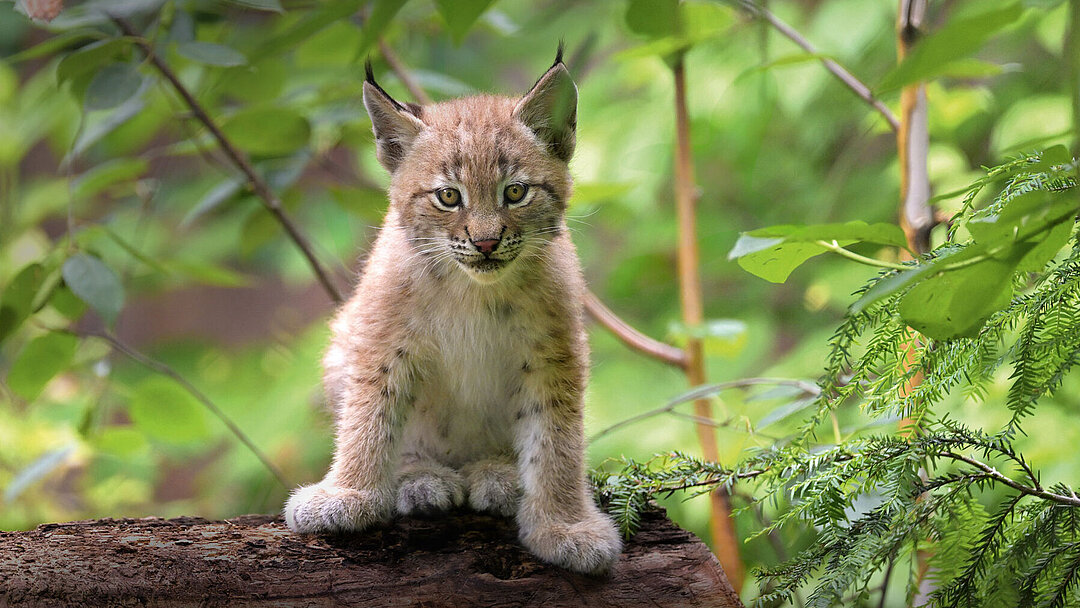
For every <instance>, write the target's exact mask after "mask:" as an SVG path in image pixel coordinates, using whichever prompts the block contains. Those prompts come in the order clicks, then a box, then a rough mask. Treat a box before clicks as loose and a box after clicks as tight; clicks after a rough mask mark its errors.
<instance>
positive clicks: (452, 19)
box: [435, 0, 495, 44]
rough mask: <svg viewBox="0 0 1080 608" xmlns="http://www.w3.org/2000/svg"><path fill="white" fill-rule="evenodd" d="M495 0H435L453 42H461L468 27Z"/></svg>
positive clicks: (467, 31)
mask: <svg viewBox="0 0 1080 608" xmlns="http://www.w3.org/2000/svg"><path fill="white" fill-rule="evenodd" d="M494 3H495V0H435V7H436V8H437V9H439V14H440V15H442V18H443V21H445V22H446V27H447V29H448V30H449V31H450V37H451V38H452V39H453V40H454V44H461V42H462V41H463V40H465V35H466V34H468V33H469V28H471V27H472V25H473V23H476V20H477V19H479V18H480V15H482V14H484V11H486V10H487V9H488V7H489V6H491V5H492V4H494Z"/></svg>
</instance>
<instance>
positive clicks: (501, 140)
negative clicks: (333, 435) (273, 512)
mask: <svg viewBox="0 0 1080 608" xmlns="http://www.w3.org/2000/svg"><path fill="white" fill-rule="evenodd" d="M364 106H365V107H366V108H367V111H368V114H369V115H370V116H371V122H372V125H373V127H374V131H375V142H376V153H377V156H378V159H379V162H380V163H382V165H383V166H384V167H385V168H386V169H387V170H388V171H389V172H390V174H391V181H390V207H389V210H388V212H387V214H386V220H385V223H384V225H383V229H382V231H381V232H380V233H379V236H378V238H377V239H376V241H375V245H374V248H373V250H372V252H371V256H370V258H369V259H368V261H367V264H366V266H365V268H364V273H363V278H362V280H361V281H360V284H359V286H358V287H357V288H356V293H355V294H354V295H353V296H352V299H350V300H349V301H348V302H347V303H346V304H345V305H344V306H343V307H342V309H341V311H340V312H339V313H338V314H337V317H336V318H335V319H334V321H333V323H332V325H331V327H332V331H333V338H332V342H331V345H330V348H329V350H328V352H327V353H326V356H325V358H324V360H323V364H324V367H325V376H324V384H325V388H326V392H327V395H328V398H329V399H330V400H331V401H332V402H333V403H334V405H335V407H336V410H337V442H336V451H335V453H334V460H333V463H332V464H331V466H330V471H329V472H328V473H327V474H326V477H325V478H324V479H323V480H322V481H321V482H320V483H318V484H315V485H311V486H305V487H301V488H299V489H297V490H296V491H295V492H293V494H292V496H291V497H290V498H289V501H288V503H287V504H286V505H285V517H286V520H287V522H288V524H289V527H290V528H292V529H293V530H295V531H297V532H321V531H345V530H361V529H364V528H366V527H368V526H371V525H373V524H375V523H377V522H381V521H385V520H387V519H389V518H390V517H391V516H392V515H393V514H394V513H395V512H396V513H400V514H410V513H430V512H437V511H443V510H446V509H449V508H451V507H454V506H457V505H461V504H463V503H466V502H467V503H468V504H469V506H471V507H472V508H473V509H476V510H479V511H489V512H492V513H498V514H503V515H515V516H516V518H517V522H518V525H519V527H520V538H521V541H522V542H523V543H524V545H525V546H526V547H527V548H528V549H529V550H530V551H531V552H532V553H533V554H535V555H536V556H538V557H539V558H541V559H543V560H545V561H548V562H551V563H553V564H556V565H559V566H562V567H564V568H568V569H571V570H575V571H578V572H585V573H603V572H606V571H608V570H609V569H610V568H611V567H612V566H613V565H614V563H615V561H616V560H617V559H618V556H619V553H620V551H621V542H620V540H619V535H618V533H617V531H616V529H615V526H614V525H613V524H612V522H611V520H610V519H609V518H608V517H607V516H605V515H604V514H602V513H601V512H600V510H599V509H598V508H597V507H596V505H595V504H594V503H593V501H592V497H591V493H590V491H589V487H588V484H587V482H586V479H585V474H584V470H583V460H584V447H585V446H584V439H583V430H582V395H583V393H584V390H585V382H586V379H587V375H588V345H587V342H586V336H585V329H584V327H583V325H582V294H583V292H584V289H585V287H584V283H583V280H582V276H581V270H580V267H579V264H578V260H577V255H576V254H575V251H574V246H573V244H572V243H571V241H570V238H569V236H568V235H567V229H566V225H565V218H564V214H565V210H566V201H567V199H569V198H570V187H571V180H570V175H569V172H568V170H567V161H569V160H570V156H571V154H572V153H573V151H574V132H575V121H576V107H577V87H576V86H575V85H574V82H573V80H572V79H571V78H570V74H569V72H568V71H567V69H566V66H565V65H564V64H563V62H562V49H561V48H560V51H559V55H558V56H557V57H556V59H555V63H554V65H552V66H551V68H550V69H548V71H547V72H546V73H545V74H544V75H543V76H541V77H540V80H538V81H537V82H536V84H535V85H534V86H533V88H532V90H530V91H529V92H528V93H527V94H526V95H525V96H524V97H523V98H520V99H516V98H509V97H495V96H487V95H481V96H476V97H469V98H466V99H457V100H452V101H446V102H441V103H437V104H432V105H428V106H423V107H421V106H418V105H415V104H401V103H399V102H397V101H395V100H394V99H392V98H391V97H390V96H389V95H387V93H386V92H385V91H383V90H382V88H380V87H379V85H378V84H376V83H375V80H374V78H373V76H372V73H371V68H370V65H369V66H368V72H367V79H366V81H365V82H364Z"/></svg>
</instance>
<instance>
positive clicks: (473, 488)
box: [465, 462, 521, 516]
mask: <svg viewBox="0 0 1080 608" xmlns="http://www.w3.org/2000/svg"><path fill="white" fill-rule="evenodd" d="M465 482H466V485H467V486H468V487H469V506H470V507H472V508H473V509H474V510H476V511H486V512H488V513H495V514H497V515H506V516H509V515H513V514H514V513H516V512H517V508H518V502H519V500H520V498H521V487H520V485H519V484H518V472H517V467H516V466H514V465H513V464H510V463H503V462H484V463H477V464H475V465H473V466H470V467H467V469H466V471H465Z"/></svg>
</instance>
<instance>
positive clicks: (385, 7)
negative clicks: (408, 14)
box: [357, 0, 408, 57]
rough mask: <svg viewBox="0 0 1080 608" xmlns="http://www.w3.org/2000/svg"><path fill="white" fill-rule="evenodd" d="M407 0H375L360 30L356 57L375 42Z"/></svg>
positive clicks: (365, 51)
mask: <svg viewBox="0 0 1080 608" xmlns="http://www.w3.org/2000/svg"><path fill="white" fill-rule="evenodd" d="M407 1H408V0H375V4H374V6H372V7H371V13H369V14H368V18H367V19H365V20H364V25H363V27H362V28H361V30H360V33H361V35H362V37H361V40H360V49H359V51H357V57H359V56H362V55H364V53H367V51H368V49H370V48H371V47H372V45H374V44H375V41H376V40H378V39H379V36H382V35H383V33H384V32H385V31H386V27H387V26H388V25H390V21H392V20H393V18H394V15H396V14H397V13H398V11H400V10H401V7H403V6H405V2H407Z"/></svg>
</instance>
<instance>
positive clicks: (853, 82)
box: [738, 0, 900, 131]
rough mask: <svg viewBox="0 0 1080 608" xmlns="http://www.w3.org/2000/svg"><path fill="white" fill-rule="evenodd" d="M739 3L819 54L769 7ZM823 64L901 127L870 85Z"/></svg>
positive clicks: (746, 1) (834, 65)
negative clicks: (871, 89) (875, 95)
mask: <svg viewBox="0 0 1080 608" xmlns="http://www.w3.org/2000/svg"><path fill="white" fill-rule="evenodd" d="M738 4H739V6H740V7H741V8H742V9H743V10H745V11H746V12H748V13H750V14H751V15H753V16H755V17H757V18H759V19H764V20H765V21H766V22H768V23H769V25H771V26H773V28H775V29H776V31H778V32H780V33H781V34H783V35H784V36H785V37H786V38H788V39H789V40H791V41H792V42H794V43H795V44H797V45H799V47H800V48H802V49H803V50H804V51H806V52H807V53H810V54H811V55H817V54H819V53H818V49H817V47H815V46H814V45H813V44H811V43H810V41H809V40H807V39H806V38H804V37H803V36H802V34H800V33H799V32H797V31H796V30H795V29H794V28H792V27H791V26H790V25H788V24H787V23H784V22H783V21H781V20H780V18H779V17H777V16H776V15H774V14H772V13H771V12H770V11H769V9H767V8H765V7H763V6H760V5H758V4H757V3H755V2H752V1H751V0H738ZM821 65H823V66H825V69H826V70H828V71H829V72H830V73H831V74H832V75H833V76H835V77H836V78H837V79H838V80H839V81H840V82H842V83H844V84H845V85H847V88H849V89H851V91H852V92H853V93H855V95H856V96H858V97H859V99H862V100H863V101H865V102H866V103H868V104H870V106H871V107H873V108H874V109H875V110H877V112H878V113H879V114H881V116H882V117H883V118H884V119H885V122H887V123H889V127H890V128H891V129H892V130H893V131H896V130H898V129H899V128H900V121H899V120H898V119H897V118H896V115H894V114H893V113H892V111H890V110H889V108H888V106H886V105H885V104H884V103H882V102H881V100H879V99H878V98H877V97H874V94H873V93H872V92H871V91H870V87H868V86H866V85H865V84H864V83H863V82H862V81H861V80H859V79H858V78H856V77H855V75H854V74H852V73H851V72H849V71H847V69H846V68H844V66H842V65H840V64H839V63H837V62H836V61H834V60H832V59H828V58H822V59H821Z"/></svg>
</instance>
